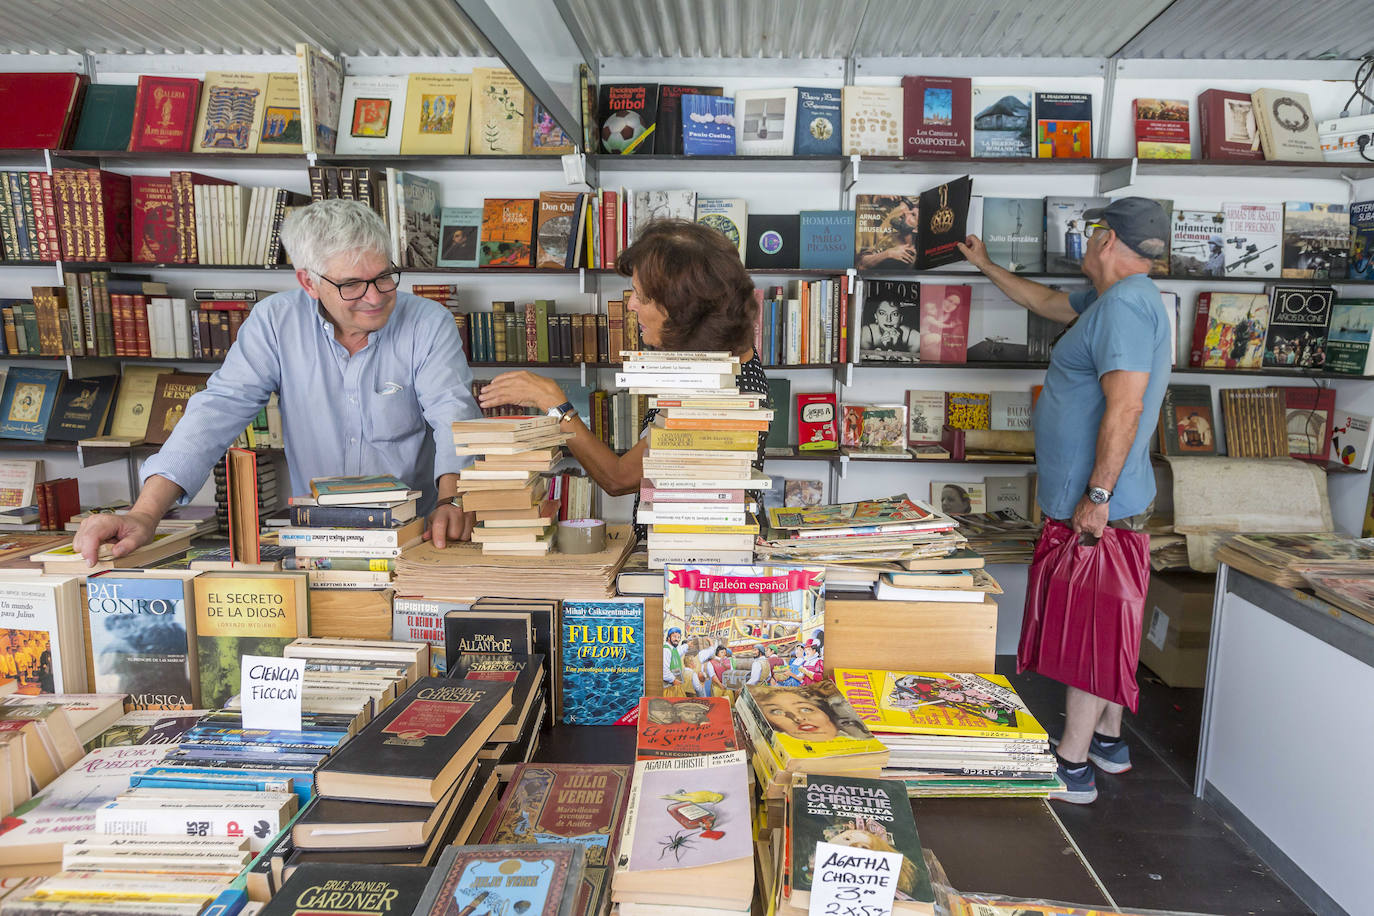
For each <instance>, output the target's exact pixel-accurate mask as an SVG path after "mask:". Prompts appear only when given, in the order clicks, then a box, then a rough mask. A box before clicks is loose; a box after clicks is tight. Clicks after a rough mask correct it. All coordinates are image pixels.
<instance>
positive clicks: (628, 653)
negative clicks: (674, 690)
mask: <svg viewBox="0 0 1374 916" xmlns="http://www.w3.org/2000/svg"><path fill="white" fill-rule="evenodd" d="M562 627H563V640H562V642H563V669H562V670H563V716H562V718H563V721H564V722H566V723H568V724H570V725H622V724H629V722H630V721H632V719H633V714H634V712H635V710H636V709H637V708H638V703H639V696H640V694H641V693H642V692H643V687H644V600H643V599H642V598H638V599H636V598H626V599H619V600H607V601H564V602H563V619H562Z"/></svg>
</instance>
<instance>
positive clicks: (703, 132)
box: [678, 95, 735, 156]
mask: <svg viewBox="0 0 1374 916" xmlns="http://www.w3.org/2000/svg"><path fill="white" fill-rule="evenodd" d="M678 104H679V105H680V106H681V108H682V153H683V155H685V156H733V155H734V154H735V100H734V99H732V98H726V97H724V96H719V95H684V96H682V97H681V98H680V99H679V100H678Z"/></svg>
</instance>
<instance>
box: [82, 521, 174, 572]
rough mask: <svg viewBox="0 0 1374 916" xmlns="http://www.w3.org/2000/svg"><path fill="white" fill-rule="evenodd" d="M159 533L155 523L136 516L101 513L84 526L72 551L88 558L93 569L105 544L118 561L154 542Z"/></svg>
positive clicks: (88, 563) (87, 563) (87, 562)
mask: <svg viewBox="0 0 1374 916" xmlns="http://www.w3.org/2000/svg"><path fill="white" fill-rule="evenodd" d="M156 530H157V520H156V519H152V518H148V517H147V516H145V515H142V514H140V513H137V512H128V513H125V514H124V515H114V514H112V513H108V512H100V513H96V514H95V515H91V516H88V517H87V518H86V519H85V520H84V521H83V522H82V523H81V527H80V528H79V529H77V532H76V538H75V540H74V541H73V542H72V547H73V549H74V550H75V551H76V552H77V553H79V554H81V556H83V557H85V558H86V565H87V566H94V565H95V564H96V561H97V560H98V559H99V558H100V547H101V545H102V544H112V545H113V546H112V547H111V548H110V555H111V556H113V557H115V558H119V557H123V556H127V555H129V554H131V553H133V552H134V551H135V550H137V549H138V548H140V547H142V546H143V545H144V544H147V543H149V542H150V541H152V539H153V533H154V532H155V531H156Z"/></svg>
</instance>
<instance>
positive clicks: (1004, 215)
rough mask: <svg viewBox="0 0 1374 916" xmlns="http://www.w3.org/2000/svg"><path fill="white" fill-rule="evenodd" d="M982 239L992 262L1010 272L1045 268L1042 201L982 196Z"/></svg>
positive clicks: (1034, 198)
mask: <svg viewBox="0 0 1374 916" xmlns="http://www.w3.org/2000/svg"><path fill="white" fill-rule="evenodd" d="M983 242H984V244H985V245H987V249H988V257H989V258H991V259H992V261H993V263H994V264H997V265H999V266H1001V267H1005V268H1006V269H1007V270H1009V271H1011V272H1012V273H1028V274H1038V273H1043V272H1044V270H1045V200H1044V198H1040V197H984V198H983Z"/></svg>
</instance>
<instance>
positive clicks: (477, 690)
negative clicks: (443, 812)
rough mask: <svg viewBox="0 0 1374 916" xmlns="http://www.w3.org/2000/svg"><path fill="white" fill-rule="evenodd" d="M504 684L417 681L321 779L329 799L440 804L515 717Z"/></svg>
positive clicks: (321, 787)
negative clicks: (480, 750) (498, 730)
mask: <svg viewBox="0 0 1374 916" xmlns="http://www.w3.org/2000/svg"><path fill="white" fill-rule="evenodd" d="M510 708H511V685H510V684H509V683H507V682H505V681H480V680H477V681H474V680H467V681H456V680H451V679H448V678H437V677H425V678H421V679H420V680H418V681H416V682H415V683H414V684H413V685H412V686H411V687H410V689H409V690H407V691H406V692H405V693H403V694H401V695H400V696H399V697H397V698H396V699H395V700H394V701H392V703H391V705H390V706H388V707H387V708H386V709H384V710H383V711H382V712H381V713H380V714H378V715H377V717H376V718H374V719H373V720H372V721H371V722H369V723H368V724H367V726H366V727H365V728H363V730H362V731H360V732H359V733H358V734H357V735H356V736H355V737H354V738H353V740H351V741H349V742H348V743H347V744H346V745H344V746H343V747H342V748H341V749H340V750H338V751H337V752H335V754H334V755H333V756H332V757H330V758H329V759H328V760H326V761H325V763H324V764H323V765H322V766H321V767H320V768H319V769H318V770H317V771H316V773H315V787H316V790H317V791H318V792H319V793H320V794H321V795H323V796H325V797H326V798H353V799H359V800H361V801H369V800H371V801H384V802H401V803H405V802H410V803H412V804H419V805H433V804H435V803H437V802H438V801H439V800H440V799H441V798H443V797H444V795H445V793H447V792H448V790H449V789H451V788H452V787H453V784H454V781H455V780H456V779H457V778H458V776H459V774H461V773H462V772H463V770H464V769H466V768H467V765H468V763H469V762H470V761H471V760H472V758H473V757H474V756H476V754H477V750H478V748H480V747H481V746H482V745H483V744H485V743H486V741H487V739H488V738H490V737H491V733H492V732H493V731H495V730H496V726H498V725H500V724H501V720H502V719H504V718H505V716H506V714H507V713H509V712H510Z"/></svg>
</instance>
